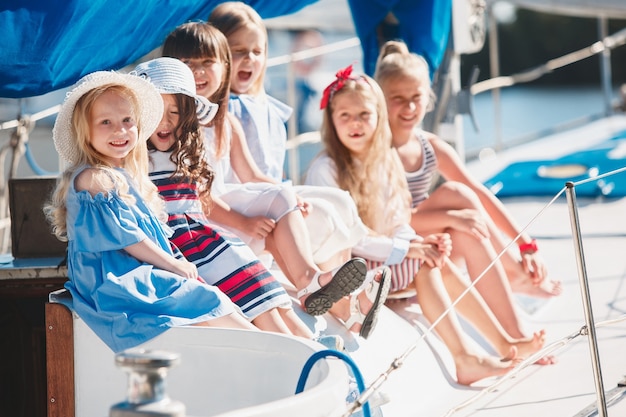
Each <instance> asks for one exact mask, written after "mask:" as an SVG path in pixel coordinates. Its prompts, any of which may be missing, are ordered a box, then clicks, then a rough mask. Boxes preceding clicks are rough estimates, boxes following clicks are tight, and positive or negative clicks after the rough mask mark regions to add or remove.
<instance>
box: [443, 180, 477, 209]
mask: <svg viewBox="0 0 626 417" xmlns="http://www.w3.org/2000/svg"><path fill="white" fill-rule="evenodd" d="M436 193H437V195H439V196H440V197H439V198H441V199H443V200H444V201H453V202H456V205H457V206H459V207H458V208H478V207H479V206H480V200H479V198H478V196H477V195H476V193H475V192H474V191H473V190H472V189H471V188H470V187H468V186H467V185H465V184H463V183H461V182H458V181H446V182H444V183H443V184H441V185H440V186H439V188H437V190H436ZM433 194H434V193H433Z"/></svg>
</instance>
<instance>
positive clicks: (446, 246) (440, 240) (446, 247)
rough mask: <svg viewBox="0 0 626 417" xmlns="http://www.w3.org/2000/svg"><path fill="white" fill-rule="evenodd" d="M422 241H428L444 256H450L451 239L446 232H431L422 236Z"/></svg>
mask: <svg viewBox="0 0 626 417" xmlns="http://www.w3.org/2000/svg"><path fill="white" fill-rule="evenodd" d="M422 243H430V244H431V245H435V246H436V247H437V250H438V251H439V253H441V254H442V255H444V256H450V253H451V252H452V239H451V238H450V235H449V234H448V233H433V234H432V235H428V236H426V237H425V238H424V240H423V241H422Z"/></svg>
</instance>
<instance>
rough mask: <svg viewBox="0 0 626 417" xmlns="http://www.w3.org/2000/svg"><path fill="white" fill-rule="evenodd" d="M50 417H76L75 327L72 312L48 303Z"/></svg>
mask: <svg viewBox="0 0 626 417" xmlns="http://www.w3.org/2000/svg"><path fill="white" fill-rule="evenodd" d="M46 371H47V384H48V396H47V401H48V417H74V415H75V403H74V323H73V319H72V312H71V311H70V310H69V309H68V308H67V307H65V306H64V305H63V304H59V303H46Z"/></svg>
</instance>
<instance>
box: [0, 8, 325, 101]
mask: <svg viewBox="0 0 626 417" xmlns="http://www.w3.org/2000/svg"><path fill="white" fill-rule="evenodd" d="M316 1H317V0H290V1H276V0H247V1H245V3H247V4H249V5H250V6H252V7H253V8H254V9H255V10H256V11H257V12H258V13H259V14H260V15H261V17H263V18H271V17H276V16H281V15H285V14H290V13H294V12H296V11H298V10H300V9H301V8H303V7H304V6H306V5H308V4H311V3H314V2H316ZM219 3H221V1H219V0H205V1H201V0H200V1H199V0H170V1H168V0H141V1H128V0H20V1H14V0H13V1H9V0H0V28H2V35H1V36H0V51H1V55H0V58H1V59H0V97H7V98H21V97H32V96H38V95H41V94H45V93H48V92H51V91H54V90H58V89H60V88H63V87H67V86H70V85H72V84H74V83H75V82H76V81H77V80H78V79H79V78H80V77H82V76H83V75H85V74H88V73H90V72H93V71H98V70H109V69H114V70H117V69H120V68H122V67H124V66H126V65H129V64H132V63H133V62H135V61H136V60H138V59H139V58H141V57H142V56H144V55H146V54H147V53H149V52H150V51H152V50H154V49H155V48H158V47H159V45H161V43H162V42H163V41H164V40H165V37H166V36H167V35H168V34H169V33H170V32H171V31H172V30H173V29H174V28H175V27H176V26H178V25H180V24H182V23H184V22H187V21H192V20H206V19H207V18H208V17H209V14H210V13H211V11H212V10H213V8H214V7H215V6H216V5H217V4H219Z"/></svg>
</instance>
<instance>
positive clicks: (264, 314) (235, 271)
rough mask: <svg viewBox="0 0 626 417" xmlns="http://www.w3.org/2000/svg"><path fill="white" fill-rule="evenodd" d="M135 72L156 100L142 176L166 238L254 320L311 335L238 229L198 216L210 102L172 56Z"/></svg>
mask: <svg viewBox="0 0 626 417" xmlns="http://www.w3.org/2000/svg"><path fill="white" fill-rule="evenodd" d="M135 72H136V73H137V74H138V75H141V76H145V77H147V78H148V79H150V81H151V82H152V83H153V85H155V86H156V87H157V90H158V91H159V92H160V93H161V96H162V99H163V102H164V112H163V117H162V119H161V122H160V124H159V126H158V127H157V129H156V130H155V131H154V133H152V135H151V136H150V137H149V139H148V148H149V157H150V179H151V180H152V182H153V183H154V184H155V185H156V186H157V188H158V190H159V194H160V195H161V196H162V197H163V199H164V200H165V204H166V209H167V210H166V211H167V213H168V222H167V223H168V226H170V228H172V230H173V235H172V236H170V241H171V242H172V243H173V244H174V245H175V246H177V247H178V248H179V249H180V250H181V252H182V253H183V255H184V256H185V257H186V258H187V259H188V260H189V261H191V262H193V263H194V264H195V265H196V267H197V268H198V274H199V276H201V277H202V278H203V279H204V280H205V281H206V282H207V283H208V284H210V285H215V286H216V287H218V288H219V289H220V290H222V292H224V293H225V294H226V295H227V296H228V297H229V298H230V299H231V300H232V301H233V302H234V303H235V304H236V305H237V306H239V308H240V309H241V310H242V312H243V314H244V315H245V316H246V317H247V318H248V319H249V320H250V321H251V322H252V323H253V324H254V325H255V326H257V327H258V328H260V329H262V330H267V331H274V332H280V333H286V334H293V335H297V336H302V337H306V338H308V339H312V338H313V334H312V332H311V331H310V329H309V328H308V326H307V325H306V324H305V323H304V322H303V321H302V320H301V319H300V318H299V317H298V316H297V314H296V313H295V311H294V310H293V309H292V303H291V298H290V297H289V295H288V294H287V292H286V291H285V289H284V288H283V287H282V285H281V283H280V282H279V281H277V280H276V278H275V277H274V276H272V274H271V273H270V272H269V271H268V270H267V269H266V268H265V267H264V266H263V264H262V263H261V262H260V261H259V259H258V258H257V257H256V256H255V255H254V253H253V252H252V250H251V249H250V248H249V247H248V246H247V245H245V244H244V243H243V242H242V241H241V240H240V239H239V238H238V237H236V236H235V235H233V234H232V233H230V232H227V231H225V230H222V229H219V228H217V227H215V226H213V225H211V224H210V223H209V222H208V220H207V218H206V217H205V214H204V211H203V204H206V202H207V201H208V198H209V196H210V189H211V183H212V181H213V172H212V171H211V169H210V167H209V165H208V164H207V162H206V159H205V157H204V141H203V135H202V130H201V129H202V128H201V125H200V121H202V122H204V123H208V122H209V121H210V120H211V119H212V118H213V117H214V115H215V112H216V110H217V106H216V105H215V104H213V103H211V102H209V101H208V100H207V99H205V98H204V97H199V96H196V93H195V84H194V79H193V74H192V72H191V70H190V69H189V68H188V67H187V66H186V65H185V64H183V63H182V62H181V61H179V60H177V59H174V58H157V59H154V60H151V61H148V62H144V63H142V64H140V65H138V66H137V67H136V68H135ZM359 284H360V283H357V284H356V285H357V286H358V285H359ZM333 339H334V338H333ZM331 345H332V346H333V347H335V346H341V344H337V343H331Z"/></svg>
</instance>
